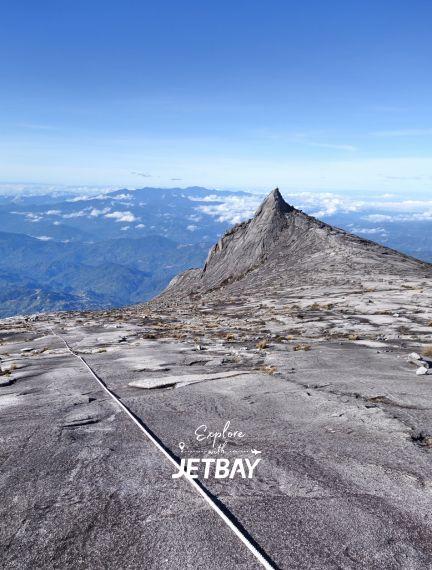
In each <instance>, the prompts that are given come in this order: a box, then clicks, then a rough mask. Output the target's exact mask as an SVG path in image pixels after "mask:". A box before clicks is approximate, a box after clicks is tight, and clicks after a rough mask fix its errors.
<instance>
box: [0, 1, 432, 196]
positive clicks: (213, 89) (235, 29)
mask: <svg viewBox="0 0 432 570" xmlns="http://www.w3.org/2000/svg"><path fill="white" fill-rule="evenodd" d="M1 16H2V23H3V26H2V34H1V36H0V49H1V53H2V58H1V60H0V80H1V89H0V127H1V129H0V181H3V182H35V183H50V184H57V183H58V184H72V185H78V184H90V185H91V184H94V185H124V186H129V187H134V186H135V187H136V186H144V185H147V186H187V185H204V186H208V187H218V188H239V189H250V190H265V189H268V188H272V187H273V186H275V185H279V186H280V187H281V188H283V189H284V190H285V191H290V190H298V191H303V190H306V191H332V190H335V191H339V192H340V191H346V192H347V193H355V192H370V193H373V194H376V193H388V192H394V193H397V194H398V195H401V196H404V197H406V198H407V197H421V196H425V197H427V196H428V195H430V193H431V192H430V191H431V188H432V74H431V63H430V62H431V61H432V53H431V52H432V49H431V48H432V39H431V33H430V22H431V21H432V3H431V2H430V1H429V0H413V1H411V2H406V1H400V0H391V1H390V0H381V1H380V2H377V1H376V0H375V1H374V2H372V1H370V0H363V1H362V2H358V1H354V0H345V1H342V0H338V1H335V0H333V1H332V0H327V1H326V2H323V1H307V0H306V1H303V2H301V3H300V2H291V1H285V2H278V1H269V2H262V1H254V0H252V1H251V0H248V1H242V0H236V1H235V2H233V1H229V2H228V1H225V0H222V1H219V2H202V1H201V2H192V1H188V0H185V1H184V2H178V1H175V2H174V1H172V2H167V1H163V0H162V1H160V2H158V3H156V2H152V3H150V2H147V1H136V2H131V1H122V2H120V1H117V2H110V1H104V2H101V1H98V0H93V1H91V2H82V1H73V2H72V1H68V0H63V1H62V2H58V1H55V2H54V1H43V0H42V1H41V2H32V1H17V2H14V3H7V4H6V3H3V5H2V8H1Z"/></svg>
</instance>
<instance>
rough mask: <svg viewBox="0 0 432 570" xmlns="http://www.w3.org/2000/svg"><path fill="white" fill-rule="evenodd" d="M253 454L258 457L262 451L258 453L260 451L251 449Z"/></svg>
mask: <svg viewBox="0 0 432 570" xmlns="http://www.w3.org/2000/svg"><path fill="white" fill-rule="evenodd" d="M251 453H253V454H254V455H258V453H261V451H258V449H251Z"/></svg>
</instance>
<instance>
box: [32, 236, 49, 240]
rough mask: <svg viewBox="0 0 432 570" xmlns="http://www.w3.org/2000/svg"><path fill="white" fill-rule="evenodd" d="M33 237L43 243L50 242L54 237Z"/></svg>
mask: <svg viewBox="0 0 432 570" xmlns="http://www.w3.org/2000/svg"><path fill="white" fill-rule="evenodd" d="M33 237H35V238H36V239H40V240H41V241H49V240H51V239H53V238H52V237H49V236H33Z"/></svg>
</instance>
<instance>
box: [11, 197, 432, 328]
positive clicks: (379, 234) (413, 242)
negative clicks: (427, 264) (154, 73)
mask: <svg viewBox="0 0 432 570" xmlns="http://www.w3.org/2000/svg"><path fill="white" fill-rule="evenodd" d="M261 198H262V197H261V196H260V195H256V194H252V193H247V192H227V191H218V190H209V189H206V188H200V187H192V188H187V189H181V188H172V189H158V188H142V189H138V190H133V191H131V190H115V191H113V192H109V193H103V194H90V195H76V194H72V193H69V194H68V193H67V192H62V193H60V194H56V193H50V194H47V195H41V194H38V195H34V196H32V195H21V196H19V195H18V196H14V195H7V196H6V195H5V196H0V228H1V231H0V256H1V257H0V258H1V260H2V265H1V267H0V317H7V316H12V315H15V314H26V313H34V312H41V311H50V310H78V309H98V308H105V307H119V306H123V305H127V304H132V303H138V302H140V301H145V300H148V299H149V298H151V297H153V296H154V295H156V294H158V293H159V292H160V291H162V290H163V289H164V288H165V286H166V285H167V284H168V282H169V281H170V280H171V279H172V277H174V276H175V275H177V274H178V273H180V272H182V271H184V270H185V269H189V268H190V267H198V266H201V265H202V264H203V262H204V260H205V258H206V256H207V253H208V250H209V248H210V246H211V244H212V243H214V242H215V241H217V239H218V238H219V237H220V235H222V234H223V233H224V232H225V231H226V230H227V229H228V228H229V227H230V226H231V225H232V224H233V223H235V222H240V221H242V220H244V219H247V218H249V217H250V216H251V215H252V214H253V212H254V211H255V209H256V207H257V206H258V204H259V202H260V201H261ZM292 201H293V202H294V203H295V205H296V206H298V207H302V208H303V209H305V210H308V209H309V210H313V209H314V208H316V206H315V205H313V206H312V205H308V202H307V201H305V200H304V199H303V201H302V197H301V195H298V197H297V199H294V200H292ZM312 213H313V212H312ZM319 217H322V218H324V219H325V221H326V222H328V223H331V224H333V225H336V226H339V227H342V228H345V229H348V230H349V231H350V232H352V233H357V234H358V235H360V236H362V237H366V238H369V239H373V240H375V241H378V242H380V243H382V244H384V245H387V246H390V247H394V248H396V249H399V250H401V251H404V252H406V253H408V254H410V255H414V256H416V257H418V258H420V259H424V260H429V261H432V237H431V236H432V231H431V230H432V221H430V220H428V219H425V220H422V219H412V220H409V219H406V220H398V219H395V218H394V217H392V216H389V215H388V212H386V210H385V208H381V209H377V208H376V207H375V209H371V210H370V211H365V210H364V209H363V210H362V211H349V210H348V211H344V210H343V209H341V210H340V211H336V212H330V213H328V212H327V213H326V212H323V213H322V215H321V216H319Z"/></svg>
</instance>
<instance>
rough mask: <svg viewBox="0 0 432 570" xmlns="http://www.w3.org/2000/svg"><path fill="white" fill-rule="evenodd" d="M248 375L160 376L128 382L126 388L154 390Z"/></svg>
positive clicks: (239, 372)
mask: <svg viewBox="0 0 432 570" xmlns="http://www.w3.org/2000/svg"><path fill="white" fill-rule="evenodd" d="M244 374H250V372H248V371H247V370H231V371H230V372H215V373H213V374H185V375H184V376H160V377H158V378H143V379H142V380H134V381H133V382H129V384H128V386H131V387H133V388H144V389H147V390H154V389H156V388H169V387H181V386H187V385H188V384H196V383H197V382H206V381H207V380H220V379H222V378H232V377H234V376H242V375H244Z"/></svg>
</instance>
